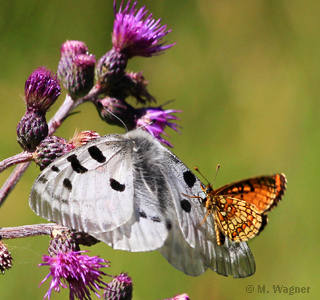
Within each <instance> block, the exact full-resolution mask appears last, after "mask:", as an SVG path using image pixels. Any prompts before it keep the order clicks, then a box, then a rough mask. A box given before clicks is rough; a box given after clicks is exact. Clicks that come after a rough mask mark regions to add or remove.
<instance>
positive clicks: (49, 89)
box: [24, 67, 61, 113]
mask: <svg viewBox="0 0 320 300" xmlns="http://www.w3.org/2000/svg"><path fill="white" fill-rule="evenodd" d="M24 92H25V96H26V97H25V101H26V105H27V109H29V110H30V109H36V110H39V111H41V112H43V113H45V112H46V111H47V110H48V109H49V107H50V106H51V105H52V104H53V103H54V102H55V101H56V100H57V98H58V97H59V96H60V93H61V88H60V84H59V80H58V79H57V76H56V75H54V74H53V72H52V71H50V70H48V69H47V68H45V67H40V68H37V69H36V70H34V71H33V72H32V73H31V75H30V76H29V78H28V79H27V81H26V83H25V88H24Z"/></svg>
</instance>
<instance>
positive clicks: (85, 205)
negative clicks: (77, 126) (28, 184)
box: [30, 135, 134, 234]
mask: <svg viewBox="0 0 320 300" xmlns="http://www.w3.org/2000/svg"><path fill="white" fill-rule="evenodd" d="M93 142H94V143H93ZM93 142H89V143H88V144H86V145H84V146H81V147H79V148H77V149H75V150H74V151H71V152H69V153H67V154H66V155H64V156H62V157H60V158H59V159H57V160H56V161H54V162H53V163H52V164H51V165H50V166H48V167H47V168H46V169H45V170H44V171H43V172H42V173H41V174H40V175H39V177H38V178H37V179H36V181H35V183H34V185H33V187H32V190H31V194H30V206H31V208H32V209H33V210H34V211H35V212H36V213H37V214H38V215H40V216H42V217H44V218H46V219H48V220H51V221H54V222H56V223H59V224H62V225H65V226H68V227H70V228H75V229H77V230H83V231H85V232H87V233H91V234H93V233H95V232H105V231H110V230H113V229H115V228H117V227H119V226H120V225H122V224H124V223H126V222H127V221H128V220H129V219H130V218H131V216H132V213H133V201H132V200H131V199H133V193H134V189H133V174H132V170H133V168H132V160H131V151H132V141H130V140H128V139H124V138H123V136H121V135H108V136H105V137H102V138H99V139H96V140H94V141H93ZM128 199H130V200H129V201H128Z"/></svg>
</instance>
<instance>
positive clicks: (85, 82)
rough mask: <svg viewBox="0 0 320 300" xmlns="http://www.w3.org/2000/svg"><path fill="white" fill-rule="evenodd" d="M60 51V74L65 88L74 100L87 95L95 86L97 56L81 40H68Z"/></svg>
mask: <svg viewBox="0 0 320 300" xmlns="http://www.w3.org/2000/svg"><path fill="white" fill-rule="evenodd" d="M60 53H61V55H60V61H59V65H58V76H59V78H60V80H61V82H62V84H63V86H64V88H65V89H67V91H68V93H69V95H70V96H71V98H72V99H74V100H76V99H78V98H80V97H83V96H85V95H86V94H87V93H88V92H89V91H90V89H91V88H92V87H93V83H94V67H95V63H96V59H95V56H94V55H90V54H88V47H87V46H86V44H85V43H84V42H81V41H66V42H65V43H64V44H63V45H62V46H61V49H60Z"/></svg>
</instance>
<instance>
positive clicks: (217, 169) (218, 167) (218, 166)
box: [194, 164, 220, 186]
mask: <svg viewBox="0 0 320 300" xmlns="http://www.w3.org/2000/svg"><path fill="white" fill-rule="evenodd" d="M194 169H195V170H196V171H197V172H198V173H199V174H200V175H201V176H202V177H203V178H204V179H205V180H206V181H207V183H208V184H210V182H209V180H208V179H207V178H206V177H204V175H203V174H202V173H201V172H200V170H199V169H198V168H197V167H194ZM219 169H220V164H218V165H217V168H216V174H215V175H214V179H213V182H212V184H211V186H213V184H214V182H215V180H216V178H217V174H218V171H219Z"/></svg>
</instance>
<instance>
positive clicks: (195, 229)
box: [161, 148, 255, 278]
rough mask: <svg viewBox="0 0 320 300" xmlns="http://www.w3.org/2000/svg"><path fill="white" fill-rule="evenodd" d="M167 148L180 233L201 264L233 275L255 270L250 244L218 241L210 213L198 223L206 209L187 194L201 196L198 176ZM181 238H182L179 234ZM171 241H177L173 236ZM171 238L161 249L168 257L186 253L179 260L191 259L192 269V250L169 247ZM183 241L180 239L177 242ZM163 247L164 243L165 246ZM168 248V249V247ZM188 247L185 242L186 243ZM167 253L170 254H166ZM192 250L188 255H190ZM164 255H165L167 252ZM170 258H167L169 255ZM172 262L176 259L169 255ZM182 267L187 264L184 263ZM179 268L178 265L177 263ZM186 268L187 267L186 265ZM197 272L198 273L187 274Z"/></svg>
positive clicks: (189, 260)
mask: <svg viewBox="0 0 320 300" xmlns="http://www.w3.org/2000/svg"><path fill="white" fill-rule="evenodd" d="M165 150H166V159H165V161H166V162H167V163H166V165H167V168H168V169H169V170H170V172H168V174H167V177H168V180H170V182H171V184H172V185H173V186H175V188H176V191H178V193H175V191H174V190H172V194H173V195H174V196H173V198H172V201H173V202H174V205H175V210H176V212H177V217H178V223H179V226H180V229H181V232H182V234H183V238H184V240H185V241H187V243H188V244H189V245H190V246H191V248H193V249H195V251H196V252H197V257H202V261H203V265H204V266H205V268H206V267H210V268H211V269H212V270H214V271H216V272H217V273H219V274H222V275H225V276H227V275H233V277H235V278H239V277H247V276H250V275H252V274H253V273H254V272H255V262H254V258H253V256H252V254H251V251H250V248H249V246H248V245H247V244H246V243H240V244H239V243H233V242H231V241H229V240H228V239H226V242H225V243H224V245H222V246H219V245H217V239H216V235H215V230H214V220H213V216H212V215H211V216H209V217H208V218H207V220H206V222H204V223H203V224H202V225H201V226H200V224H201V223H202V221H203V219H204V216H205V215H206V209H205V208H204V207H203V205H201V204H200V203H199V201H198V200H197V199H192V198H188V197H186V196H184V195H183V194H185V195H190V196H204V195H203V192H202V190H201V188H200V180H199V179H198V178H197V177H196V176H195V175H194V174H193V173H192V172H191V171H190V170H189V169H188V168H187V167H186V166H185V165H184V164H183V163H182V162H181V161H180V160H179V159H178V158H177V157H176V156H175V155H174V154H173V153H171V152H170V151H169V150H167V149H166V148H165ZM180 240H183V239H182V238H181V239H180ZM171 244H173V245H174V244H176V242H175V240H174V241H173V243H171ZM171 244H170V241H167V242H166V247H168V248H169V249H162V250H161V252H162V254H164V255H165V253H167V254H166V255H167V256H168V257H169V258H171V257H174V256H175V255H174V254H175V253H176V256H177V255H179V254H180V255H181V256H185V257H184V258H181V260H182V262H185V264H186V262H188V263H191V264H192V262H194V263H193V265H194V266H193V268H194V269H195V270H197V269H196V267H195V264H196V261H197V260H196V259H195V255H196V254H195V253H192V252H191V251H190V250H187V251H184V252H180V251H179V250H177V249H176V248H177V247H172V245H171ZM181 245H183V244H182V243H181V242H180V246H181ZM164 248H165V247H164ZM170 248H171V250H170ZM185 249H187V245H185ZM168 253H170V256H169V255H168ZM190 253H191V255H190ZM166 255H165V256H166ZM168 260H169V259H168ZM172 261H173V262H174V263H175V261H177V260H176V259H171V261H170V262H171V263H172ZM180 267H181V268H189V266H183V264H182V263H181V264H180ZM177 268H178V269H179V267H177ZM186 271H188V269H186ZM190 275H195V276H196V275H198V274H190Z"/></svg>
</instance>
